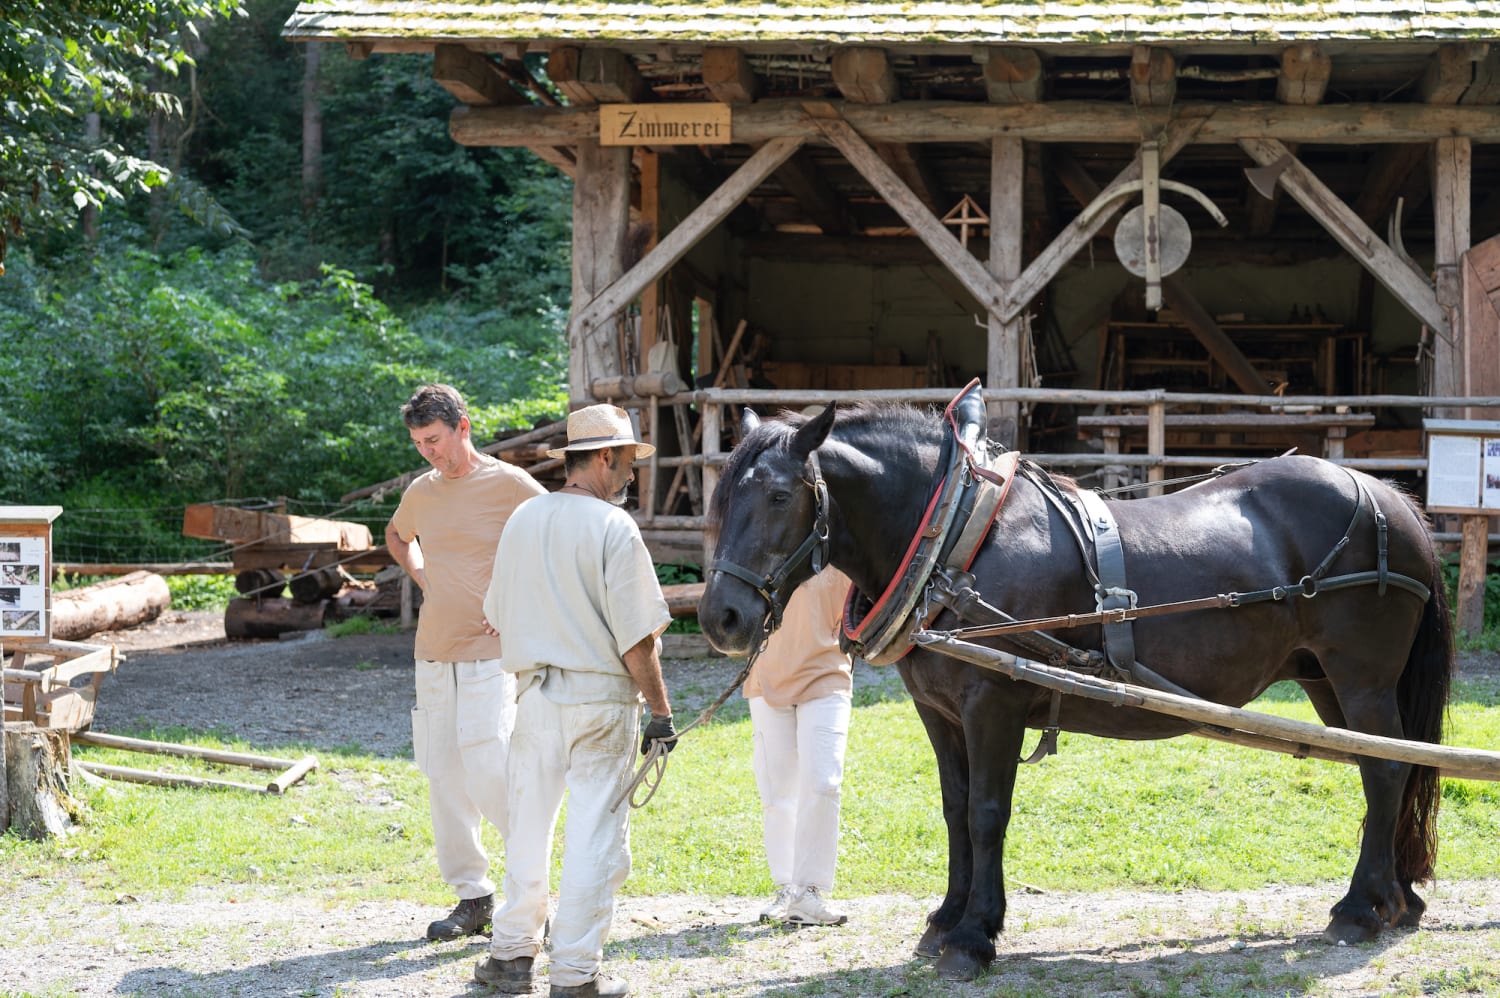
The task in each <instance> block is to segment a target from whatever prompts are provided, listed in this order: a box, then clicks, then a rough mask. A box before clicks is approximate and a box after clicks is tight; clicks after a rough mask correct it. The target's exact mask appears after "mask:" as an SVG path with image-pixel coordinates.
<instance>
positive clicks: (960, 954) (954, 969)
mask: <svg viewBox="0 0 1500 998" xmlns="http://www.w3.org/2000/svg"><path fill="white" fill-rule="evenodd" d="M934 969H935V970H936V971H937V975H938V976H939V977H941V978H944V979H945V980H949V981H972V980H973V979H974V978H976V977H978V976H979V972H980V971H982V970H984V962H983V961H981V960H977V959H975V958H974V954H972V953H966V952H964V951H963V950H961V949H954V948H953V947H952V946H949V947H947V948H946V949H944V950H943V955H942V956H940V957H938V962H937V966H936V967H935V968H934Z"/></svg>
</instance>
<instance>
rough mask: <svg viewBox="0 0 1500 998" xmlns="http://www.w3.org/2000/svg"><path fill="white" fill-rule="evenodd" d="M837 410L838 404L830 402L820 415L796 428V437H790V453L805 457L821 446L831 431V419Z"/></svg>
mask: <svg viewBox="0 0 1500 998" xmlns="http://www.w3.org/2000/svg"><path fill="white" fill-rule="evenodd" d="M837 410H838V404H837V403H835V402H830V403H828V408H827V409H824V410H823V411H822V413H820V414H819V415H817V416H814V417H813V418H812V419H809V420H808V421H807V422H805V423H803V424H802V426H801V427H799V428H798V430H797V435H796V436H794V437H792V453H793V454H799V455H801V456H803V457H806V456H807V455H809V454H811V453H812V452H813V451H815V450H817V449H818V448H819V447H821V446H823V441H825V440H827V439H828V434H829V432H831V431H832V430H833V417H834V416H835V415H836V413H837Z"/></svg>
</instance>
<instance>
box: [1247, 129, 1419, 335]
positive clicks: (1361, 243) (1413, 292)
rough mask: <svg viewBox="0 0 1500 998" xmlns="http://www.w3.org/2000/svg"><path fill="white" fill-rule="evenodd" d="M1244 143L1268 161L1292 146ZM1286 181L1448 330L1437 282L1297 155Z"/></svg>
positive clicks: (1370, 265)
mask: <svg viewBox="0 0 1500 998" xmlns="http://www.w3.org/2000/svg"><path fill="white" fill-rule="evenodd" d="M1240 148H1241V149H1243V150H1244V151H1245V152H1246V153H1247V154H1248V155H1249V156H1250V158H1251V159H1253V160H1255V161H1256V162H1257V163H1259V164H1261V165H1262V166H1266V165H1269V164H1271V163H1275V162H1277V161H1278V160H1280V159H1281V158H1282V157H1284V156H1291V154H1290V153H1288V152H1287V149H1286V146H1284V145H1282V144H1281V143H1280V142H1277V141H1276V140H1274V139H1240ZM1281 183H1282V184H1284V185H1285V186H1286V189H1287V192H1288V193H1289V194H1291V195H1292V197H1293V198H1295V199H1296V201H1297V203H1298V204H1300V205H1302V207H1303V208H1306V209H1307V212H1308V214H1310V215H1312V217H1313V218H1315V219H1316V220H1317V221H1318V223H1319V224H1321V225H1322V226H1323V228H1324V229H1326V230H1327V231H1328V234H1329V235H1331V236H1333V238H1334V239H1335V240H1337V241H1338V244H1339V245H1340V246H1342V247H1344V249H1346V250H1348V251H1349V252H1350V253H1351V254H1352V255H1353V256H1354V259H1355V260H1357V261H1359V263H1360V264H1362V265H1363V266H1364V267H1365V268H1366V269H1368V270H1369V271H1370V272H1371V273H1372V274H1374V275H1375V279H1376V280H1377V281H1379V282H1380V283H1381V284H1382V285H1384V286H1385V288H1386V290H1388V291H1390V292H1391V294H1393V295H1395V296H1396V300H1397V301H1399V302H1400V303H1401V304H1402V305H1403V306H1404V307H1405V308H1406V309H1407V310H1408V311H1410V312H1411V313H1412V314H1413V315H1415V316H1416V317H1417V318H1418V319H1420V320H1421V321H1423V322H1425V323H1426V324H1427V325H1428V326H1430V327H1431V328H1433V329H1434V330H1437V331H1439V332H1441V333H1442V334H1443V335H1444V336H1446V335H1448V318H1447V316H1446V315H1445V314H1444V312H1443V310H1442V309H1441V308H1439V307H1438V303H1437V297H1436V295H1435V294H1434V293H1433V289H1432V286H1431V285H1429V284H1428V283H1427V282H1426V281H1424V280H1422V279H1421V278H1420V277H1419V276H1417V274H1416V273H1414V272H1413V271H1412V269H1411V268H1410V267H1409V266H1408V265H1407V264H1406V262H1405V261H1404V260H1403V259H1401V258H1400V257H1398V256H1397V255H1396V254H1395V252H1394V251H1392V250H1391V248H1390V247H1389V246H1387V245H1386V244H1385V243H1384V242H1382V241H1381V239H1380V237H1379V236H1377V235H1375V233H1374V232H1372V231H1371V230H1370V227H1369V226H1368V225H1366V224H1365V223H1364V222H1362V221H1360V219H1359V216H1358V215H1356V214H1354V212H1353V211H1351V210H1349V208H1348V206H1347V205H1345V204H1344V202H1343V201H1341V200H1339V197H1338V195H1336V194H1334V193H1333V191H1331V190H1329V189H1328V187H1327V185H1325V184H1324V183H1323V182H1322V181H1321V180H1319V179H1318V178H1317V177H1316V176H1315V175H1314V174H1313V172H1312V171H1311V170H1309V169H1308V168H1307V167H1305V166H1303V165H1302V163H1301V162H1299V161H1298V160H1297V159H1296V158H1295V157H1293V158H1292V162H1291V165H1290V166H1288V167H1287V168H1286V170H1285V172H1283V173H1282V174H1281Z"/></svg>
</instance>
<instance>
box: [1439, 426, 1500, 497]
mask: <svg viewBox="0 0 1500 998" xmlns="http://www.w3.org/2000/svg"><path fill="white" fill-rule="evenodd" d="M1422 427H1423V429H1425V430H1426V431H1427V511H1428V512H1429V513H1468V514H1478V513H1500V422H1484V421H1480V420H1472V419H1424V420H1423V421H1422Z"/></svg>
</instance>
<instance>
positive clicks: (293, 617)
mask: <svg viewBox="0 0 1500 998" xmlns="http://www.w3.org/2000/svg"><path fill="white" fill-rule="evenodd" d="M327 618H328V601H327V600H319V601H318V602H316V603H298V602H296V601H295V600H289V599H260V600H254V599H232V600H230V601H229V605H228V606H227V607H225V608H224V633H225V635H227V636H228V637H231V638H278V637H280V636H281V635H283V634H287V633H289V632H292V631H316V630H319V629H321V628H322V626H323V624H324V622H325V621H326V620H327Z"/></svg>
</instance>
